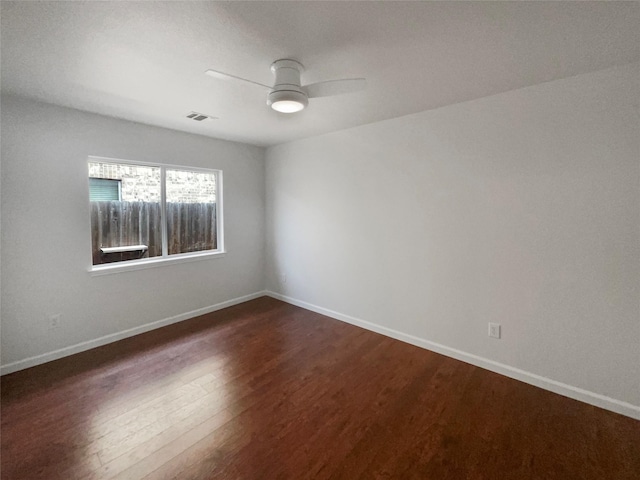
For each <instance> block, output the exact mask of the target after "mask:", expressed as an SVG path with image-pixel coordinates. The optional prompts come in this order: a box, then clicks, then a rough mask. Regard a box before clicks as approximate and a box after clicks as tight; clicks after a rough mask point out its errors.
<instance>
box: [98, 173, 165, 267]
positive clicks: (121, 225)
mask: <svg viewBox="0 0 640 480" xmlns="http://www.w3.org/2000/svg"><path fill="white" fill-rule="evenodd" d="M89 177H91V178H93V179H110V180H117V181H119V183H120V186H119V188H120V193H119V195H120V197H119V200H100V201H96V200H93V199H92V201H91V243H92V251H93V264H94V265H99V264H102V263H111V262H120V261H126V260H135V259H138V258H148V257H156V256H161V255H162V225H161V222H160V196H161V189H160V180H161V176H160V168H159V167H149V166H144V165H127V164H116V163H103V162H89Z"/></svg>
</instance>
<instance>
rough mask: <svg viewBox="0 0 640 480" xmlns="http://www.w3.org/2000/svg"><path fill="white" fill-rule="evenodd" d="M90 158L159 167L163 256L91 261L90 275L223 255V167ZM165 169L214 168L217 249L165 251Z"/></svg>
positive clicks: (208, 169)
mask: <svg viewBox="0 0 640 480" xmlns="http://www.w3.org/2000/svg"><path fill="white" fill-rule="evenodd" d="M89 162H101V163H115V164H120V165H122V164H125V165H142V166H146V167H157V168H160V176H161V182H160V199H161V205H160V209H161V217H160V218H161V223H162V227H161V228H162V256H158V257H152V258H142V259H138V260H124V261H121V262H113V263H103V264H99V265H91V266H90V267H89V269H88V270H89V273H90V274H91V276H98V275H108V274H111V273H120V272H128V271H133V270H143V269H147V268H153V267H161V266H165V265H172V264H177V263H186V262H197V261H202V260H210V259H213V258H221V257H224V256H225V255H226V253H227V252H226V250H225V248H224V213H223V212H224V207H223V202H224V194H223V191H222V189H223V187H222V185H223V181H222V170H218V169H214V168H201V167H190V166H186V165H170V164H166V163H151V162H140V161H137V160H123V159H119V158H108V157H97V156H92V155H90V156H89V157H88V159H87V163H89ZM167 169H176V170H190V171H194V172H207V173H211V172H215V174H216V210H217V211H216V234H217V242H218V249H217V250H204V251H200V252H189V253H176V254H173V255H169V253H168V251H169V249H168V239H167V216H166V205H165V203H166V188H167V186H166V185H165V181H166V171H167ZM89 234H90V235H89V238H90V239H91V229H89ZM91 248H92V246H91V240H90V241H89V249H90V255H89V258H91V257H92V251H91Z"/></svg>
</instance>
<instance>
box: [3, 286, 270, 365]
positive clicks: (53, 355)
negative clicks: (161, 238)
mask: <svg viewBox="0 0 640 480" xmlns="http://www.w3.org/2000/svg"><path fill="white" fill-rule="evenodd" d="M265 295H267V292H266V291H262V292H256V293H252V294H250V295H244V296H242V297H237V298H233V299H231V300H227V301H224V302H220V303H216V304H215V305H210V306H208V307H203V308H198V309H197V310H192V311H190V312H185V313H181V314H180V315H174V316H173V317H168V318H163V319H162V320H157V321H155V322H151V323H146V324H144V325H140V326H139V327H134V328H130V329H128V330H123V331H122V332H117V333H112V334H109V335H105V336H104V337H100V338H96V339H94V340H88V341H86V342H82V343H78V344H76V345H71V346H69V347H64V348H60V349H58V350H54V351H53V352H49V353H43V354H41V355H36V356H34V357H29V358H25V359H23V360H18V361H16V362H12V363H9V364H7V365H2V366H1V367H0V375H6V374H8V373H13V372H17V371H19V370H24V369H25V368H29V367H35V366H36V365H40V364H42V363H47V362H50V361H52V360H57V359H59V358H62V357H68V356H69V355H73V354H75V353H80V352H84V351H85V350H90V349H92V348H96V347H101V346H102V345H106V344H108V343H113V342H117V341H118V340H122V339H124V338H128V337H133V336H134V335H138V334H140V333H145V332H149V331H151V330H155V329H156V328H160V327H165V326H167V325H171V324H172V323H178V322H181V321H183V320H188V319H190V318H193V317H197V316H199V315H204V314H206V313H211V312H215V311H216V310H222V309H223V308H227V307H232V306H233V305H237V304H239V303H243V302H247V301H249V300H253V299H254V298H258V297H263V296H265Z"/></svg>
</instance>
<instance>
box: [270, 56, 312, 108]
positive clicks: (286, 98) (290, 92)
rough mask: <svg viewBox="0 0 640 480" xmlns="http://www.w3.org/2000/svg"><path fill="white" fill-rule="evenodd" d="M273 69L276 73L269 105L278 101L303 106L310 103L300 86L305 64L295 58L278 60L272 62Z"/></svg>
mask: <svg viewBox="0 0 640 480" xmlns="http://www.w3.org/2000/svg"><path fill="white" fill-rule="evenodd" d="M271 71H272V72H273V74H274V75H275V77H276V78H275V82H274V85H273V89H271V91H270V92H269V95H268V97H267V105H269V106H272V105H273V104H275V103H278V102H291V103H292V104H293V103H298V104H300V105H301V108H299V109H298V110H301V109H302V108H304V107H306V106H307V105H308V104H309V98H308V97H307V94H306V93H305V92H304V91H303V90H302V88H301V86H300V73H301V72H303V71H304V66H303V65H302V64H301V63H299V62H296V61H295V60H276V61H275V62H273V63H272V64H271Z"/></svg>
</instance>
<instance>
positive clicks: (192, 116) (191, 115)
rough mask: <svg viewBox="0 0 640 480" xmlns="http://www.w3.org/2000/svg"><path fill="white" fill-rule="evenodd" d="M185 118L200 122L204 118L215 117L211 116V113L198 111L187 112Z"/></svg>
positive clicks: (212, 118) (213, 118)
mask: <svg viewBox="0 0 640 480" xmlns="http://www.w3.org/2000/svg"><path fill="white" fill-rule="evenodd" d="M187 118H190V119H191V120H195V121H196V122H202V121H204V120H215V119H216V118H217V117H213V116H211V115H206V114H204V113H199V112H189V113H188V114H187Z"/></svg>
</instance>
